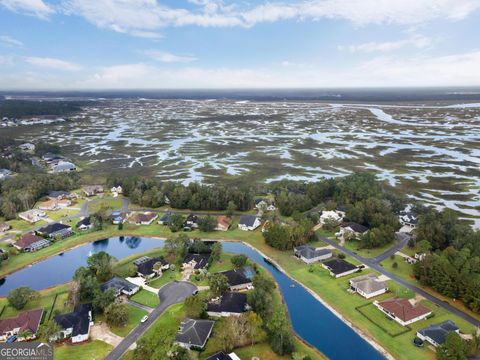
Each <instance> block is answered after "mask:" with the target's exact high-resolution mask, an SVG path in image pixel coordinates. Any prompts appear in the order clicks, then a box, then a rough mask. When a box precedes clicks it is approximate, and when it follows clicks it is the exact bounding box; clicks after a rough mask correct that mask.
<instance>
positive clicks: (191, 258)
mask: <svg viewBox="0 0 480 360" xmlns="http://www.w3.org/2000/svg"><path fill="white" fill-rule="evenodd" d="M209 260H210V254H193V253H188V254H187V255H185V258H184V259H183V261H182V268H186V267H191V268H192V269H203V268H204V267H205V266H207V264H208V261H209Z"/></svg>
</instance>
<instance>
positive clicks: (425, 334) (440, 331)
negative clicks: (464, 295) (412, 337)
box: [417, 320, 460, 347]
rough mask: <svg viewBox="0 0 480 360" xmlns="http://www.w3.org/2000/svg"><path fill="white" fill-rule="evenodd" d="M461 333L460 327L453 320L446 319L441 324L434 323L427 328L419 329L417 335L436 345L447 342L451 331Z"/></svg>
mask: <svg viewBox="0 0 480 360" xmlns="http://www.w3.org/2000/svg"><path fill="white" fill-rule="evenodd" d="M452 331H454V332H456V333H457V334H459V333H460V329H459V328H458V326H457V325H456V324H455V323H454V322H453V321H452V320H445V321H444V322H441V323H439V324H432V325H430V326H428V327H426V328H423V329H421V330H419V331H417V337H418V338H420V339H421V340H423V341H428V342H429V343H430V344H432V345H433V346H435V347H438V346H440V345H442V344H443V343H445V340H446V339H447V335H448V334H449V333H450V332H452Z"/></svg>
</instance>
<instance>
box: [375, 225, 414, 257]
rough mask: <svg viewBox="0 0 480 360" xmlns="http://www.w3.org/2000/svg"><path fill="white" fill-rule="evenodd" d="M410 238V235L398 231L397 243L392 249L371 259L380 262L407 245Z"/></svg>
mask: <svg viewBox="0 0 480 360" xmlns="http://www.w3.org/2000/svg"><path fill="white" fill-rule="evenodd" d="M408 240H410V235H408V234H405V233H397V234H396V241H395V245H393V246H392V247H391V248H390V249H388V250H387V251H385V252H383V253H381V254H380V255H378V256H376V257H374V258H372V259H371V260H372V261H374V262H376V263H377V264H380V263H381V262H382V261H383V260H385V259H387V258H389V257H390V256H392V255H394V254H395V253H397V252H398V251H400V250H401V249H403V248H404V247H405V246H406V245H407V243H408Z"/></svg>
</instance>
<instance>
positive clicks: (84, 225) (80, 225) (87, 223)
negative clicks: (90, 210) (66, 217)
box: [75, 216, 93, 230]
mask: <svg viewBox="0 0 480 360" xmlns="http://www.w3.org/2000/svg"><path fill="white" fill-rule="evenodd" d="M75 227H76V228H77V229H78V230H90V229H91V228H93V223H92V218H91V217H90V216H86V217H84V218H82V220H80V221H79V222H77V224H76V225H75Z"/></svg>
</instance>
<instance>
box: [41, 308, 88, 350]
mask: <svg viewBox="0 0 480 360" xmlns="http://www.w3.org/2000/svg"><path fill="white" fill-rule="evenodd" d="M53 319H54V320H55V322H56V323H57V324H58V325H59V326H60V328H61V329H62V330H61V331H60V333H59V334H57V335H56V336H54V337H52V338H51V339H50V340H59V339H67V338H70V341H71V342H72V344H78V343H81V342H84V341H87V340H88V336H89V334H90V327H91V326H93V318H92V304H78V305H76V306H75V307H74V309H73V311H72V312H71V313H68V314H63V315H57V316H55V317H54V318H53Z"/></svg>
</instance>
